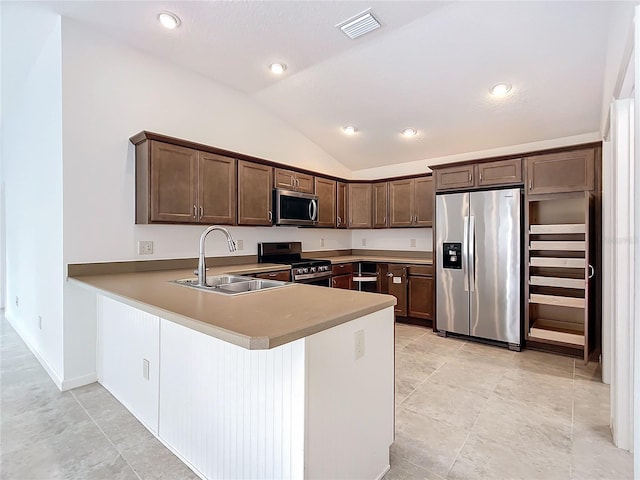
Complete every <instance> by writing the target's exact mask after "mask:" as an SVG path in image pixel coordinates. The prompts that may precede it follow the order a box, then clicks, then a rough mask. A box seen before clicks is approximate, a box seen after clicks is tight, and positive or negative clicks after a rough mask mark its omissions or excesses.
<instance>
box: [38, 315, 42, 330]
mask: <svg viewBox="0 0 640 480" xmlns="http://www.w3.org/2000/svg"><path fill="white" fill-rule="evenodd" d="M38 328H39V329H40V330H42V316H41V315H38Z"/></svg>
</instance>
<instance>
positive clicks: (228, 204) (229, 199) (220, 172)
mask: <svg viewBox="0 0 640 480" xmlns="http://www.w3.org/2000/svg"><path fill="white" fill-rule="evenodd" d="M236 164H237V162H236V160H235V159H233V158H228V157H223V156H221V155H216V154H215V153H206V152H199V154H198V198H199V202H198V203H199V207H198V221H199V222H200V223H218V224H219V223H222V224H233V223H235V221H236Z"/></svg>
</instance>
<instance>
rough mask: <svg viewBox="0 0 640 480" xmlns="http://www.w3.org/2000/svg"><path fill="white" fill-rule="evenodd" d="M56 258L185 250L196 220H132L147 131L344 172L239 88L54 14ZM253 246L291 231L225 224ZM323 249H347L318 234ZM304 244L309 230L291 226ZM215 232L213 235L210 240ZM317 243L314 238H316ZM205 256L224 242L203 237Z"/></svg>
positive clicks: (183, 253)
mask: <svg viewBox="0 0 640 480" xmlns="http://www.w3.org/2000/svg"><path fill="white" fill-rule="evenodd" d="M62 30H63V31H62V41H63V72H64V83H63V98H64V106H63V107H64V108H63V121H64V146H65V150H64V212H65V217H64V258H65V262H70V263H76V262H91V261H114V260H132V259H137V258H138V256H137V254H136V242H137V241H138V240H153V241H154V247H155V249H156V250H155V252H156V253H155V254H154V255H153V256H145V257H143V258H145V259H147V258H154V257H155V258H170V257H193V256H196V255H197V250H196V248H197V241H198V237H199V235H200V233H201V232H202V230H203V227H195V226H194V227H188V226H170V225H154V226H147V225H135V224H134V212H135V208H134V207H135V196H134V195H135V183H134V181H135V178H134V148H133V145H131V143H130V142H129V137H130V136H132V135H134V134H136V133H138V132H140V131H141V130H149V131H153V132H158V133H163V134H167V135H171V136H175V137H179V138H184V139H188V140H193V141H197V142H200V143H204V144H208V145H214V146H217V147H221V148H225V149H228V150H232V151H237V152H241V153H246V154H250V155H254V156H257V157H260V158H265V159H270V160H275V161H278V162H283V163H286V164H290V165H295V166H298V167H303V168H308V169H311V170H314V171H318V172H322V173H328V174H333V175H337V176H341V177H348V176H349V175H350V172H349V171H348V170H347V169H346V168H345V167H344V166H343V165H342V164H340V163H338V162H337V161H336V160H334V159H333V158H331V157H329V156H328V155H327V154H326V153H324V152H323V151H322V150H320V149H319V148H318V147H317V146H316V145H315V144H314V143H312V142H310V141H309V140H307V139H306V138H305V137H303V136H302V135H301V134H300V133H299V132H297V131H296V130H294V129H293V128H291V127H289V126H287V125H285V124H284V123H283V122H282V121H280V120H279V119H278V118H276V117H274V116H272V115H270V114H269V113H267V112H266V111H264V110H263V109H262V108H261V107H259V106H257V105H256V104H255V103H254V102H252V101H251V100H249V99H248V97H246V96H245V95H242V94H239V93H238V92H236V91H234V90H231V89H229V88H226V87H223V86H221V85H219V84H216V83H214V82H212V81H211V80H208V79H206V78H204V77H202V76H200V75H198V74H195V73H192V72H189V71H187V70H184V69H182V68H179V67H176V66H175V65H172V64H169V63H167V62H165V61H161V60H157V59H155V58H153V57H151V56H149V55H147V54H145V53H142V52H139V51H137V50H134V49H131V48H129V47H127V46H124V45H122V44H119V43H118V42H116V41H114V40H112V39H110V38H109V37H106V36H103V35H101V34H99V33H97V32H95V31H94V30H92V29H89V28H87V27H85V26H84V25H82V24H80V23H78V22H75V21H73V20H69V19H66V18H64V19H63V29H62ZM233 230H234V234H236V233H237V236H238V238H240V239H243V240H244V244H245V251H244V252H238V254H246V253H255V244H256V243H257V241H259V240H270V239H274V240H283V239H289V238H290V237H289V236H290V235H291V233H290V229H283V228H282V227H278V228H273V229H265V228H261V229H259V230H256V229H255V228H250V229H233ZM294 231H296V229H294ZM322 235H323V236H324V237H325V238H327V239H328V240H329V242H328V244H326V247H325V248H327V249H328V248H349V247H350V245H349V235H348V234H345V233H343V232H329V231H327V233H326V234H325V233H323V234H322ZM296 236H297V237H299V238H300V239H301V240H306V241H307V242H310V243H313V242H312V240H313V239H314V238H315V237H316V236H318V234H317V233H313V232H309V231H299V232H296ZM214 238H215V237H214ZM318 245H319V242H318ZM209 251H210V254H211V255H223V254H224V255H226V254H227V252H226V243H225V242H222V241H215V240H211V241H210V248H209Z"/></svg>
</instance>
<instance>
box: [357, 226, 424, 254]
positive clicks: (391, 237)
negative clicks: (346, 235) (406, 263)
mask: <svg viewBox="0 0 640 480" xmlns="http://www.w3.org/2000/svg"><path fill="white" fill-rule="evenodd" d="M351 238H352V243H351V245H352V248H355V249H365V250H401V251H407V252H431V251H432V250H433V229H431V228H386V229H382V230H377V229H376V230H351ZM414 244H415V245H414Z"/></svg>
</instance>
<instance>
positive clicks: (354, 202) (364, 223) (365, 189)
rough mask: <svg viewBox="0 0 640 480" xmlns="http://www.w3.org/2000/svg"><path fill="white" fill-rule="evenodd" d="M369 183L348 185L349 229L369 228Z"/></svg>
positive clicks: (370, 190) (370, 196)
mask: <svg viewBox="0 0 640 480" xmlns="http://www.w3.org/2000/svg"><path fill="white" fill-rule="evenodd" d="M371 192H372V189H371V184H370V183H350V184H349V206H348V208H349V228H371V224H372V222H371V198H372V193H371Z"/></svg>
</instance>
